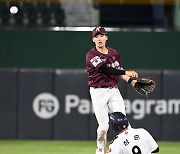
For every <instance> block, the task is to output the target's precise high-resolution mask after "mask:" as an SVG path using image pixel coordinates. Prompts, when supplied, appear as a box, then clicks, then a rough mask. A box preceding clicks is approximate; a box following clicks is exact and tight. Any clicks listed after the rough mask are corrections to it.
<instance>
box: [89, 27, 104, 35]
mask: <svg viewBox="0 0 180 154" xmlns="http://www.w3.org/2000/svg"><path fill="white" fill-rule="evenodd" d="M97 34H103V35H107V31H106V29H105V28H104V27H96V28H94V29H93V31H92V37H94V36H96V35H97Z"/></svg>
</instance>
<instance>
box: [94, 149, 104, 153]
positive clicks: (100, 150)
mask: <svg viewBox="0 0 180 154" xmlns="http://www.w3.org/2000/svg"><path fill="white" fill-rule="evenodd" d="M96 154H104V148H97V149H96Z"/></svg>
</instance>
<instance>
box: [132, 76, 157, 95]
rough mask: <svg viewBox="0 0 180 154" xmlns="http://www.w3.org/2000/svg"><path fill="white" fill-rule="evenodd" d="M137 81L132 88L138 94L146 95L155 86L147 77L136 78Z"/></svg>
mask: <svg viewBox="0 0 180 154" xmlns="http://www.w3.org/2000/svg"><path fill="white" fill-rule="evenodd" d="M136 80H137V82H136V83H135V85H134V89H135V90H136V92H137V93H139V94H140V95H144V96H148V95H149V94H150V93H151V92H153V90H154V88H155V87H156V83H155V82H154V81H153V80H152V79H150V78H147V77H144V78H137V79H136Z"/></svg>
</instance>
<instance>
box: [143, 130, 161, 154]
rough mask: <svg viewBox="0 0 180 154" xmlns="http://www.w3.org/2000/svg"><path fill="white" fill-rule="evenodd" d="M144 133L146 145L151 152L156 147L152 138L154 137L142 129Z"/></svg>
mask: <svg viewBox="0 0 180 154" xmlns="http://www.w3.org/2000/svg"><path fill="white" fill-rule="evenodd" d="M144 133H145V136H146V141H147V145H149V148H150V151H151V152H153V151H154V150H156V149H157V148H158V144H157V143H156V141H155V140H154V138H153V137H152V136H151V134H150V133H149V132H148V131H146V130H145V129H144Z"/></svg>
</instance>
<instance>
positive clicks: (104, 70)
mask: <svg viewBox="0 0 180 154" xmlns="http://www.w3.org/2000/svg"><path fill="white" fill-rule="evenodd" d="M107 40H108V36H107V31H106V29H105V28H104V27H96V28H94V29H93V31H92V41H93V42H94V43H95V47H94V48H92V49H91V50H90V51H89V52H88V53H87V54H86V68H87V72H88V85H89V87H90V95H91V99H92V103H93V108H94V112H95V116H96V119H97V122H98V125H99V126H98V128H97V149H96V154H104V147H105V145H106V140H107V131H108V129H109V116H108V109H110V110H111V112H122V113H123V114H126V113H125V104H124V101H123V98H122V96H121V94H120V91H119V89H118V87H117V84H118V82H119V80H120V79H121V78H122V79H123V80H125V81H126V82H129V80H130V78H131V77H133V78H137V77H138V74H137V73H136V72H135V71H126V70H124V69H123V68H122V65H121V58H120V55H119V53H118V52H117V51H116V50H115V49H112V48H109V47H106V41H107ZM136 82H137V81H136V80H133V81H132V80H131V81H130V82H129V83H130V84H131V85H132V86H134V84H135V83H136Z"/></svg>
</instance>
